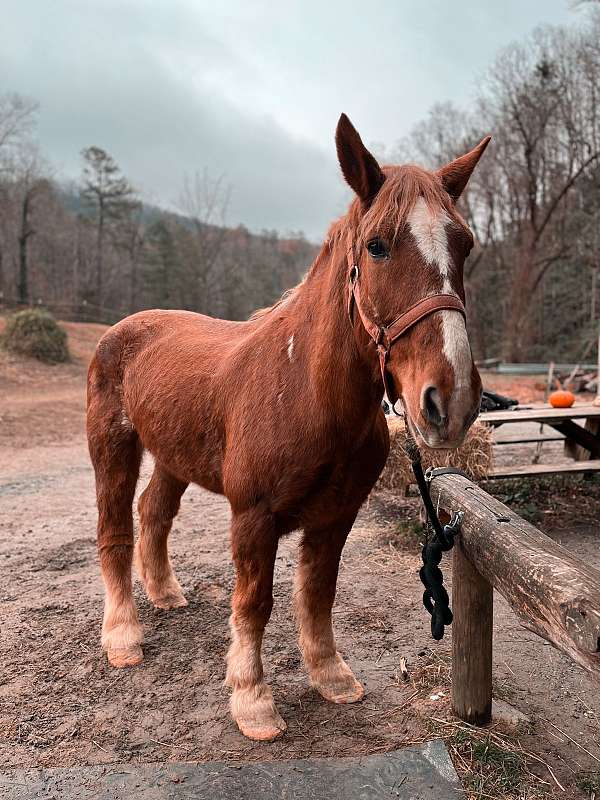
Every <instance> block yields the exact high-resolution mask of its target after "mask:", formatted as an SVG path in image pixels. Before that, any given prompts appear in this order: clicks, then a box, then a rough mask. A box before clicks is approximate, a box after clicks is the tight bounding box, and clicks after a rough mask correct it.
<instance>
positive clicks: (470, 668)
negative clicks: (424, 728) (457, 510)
mask: <svg viewBox="0 0 600 800" xmlns="http://www.w3.org/2000/svg"><path fill="white" fill-rule="evenodd" d="M493 608H494V591H493V588H492V586H491V584H490V583H489V582H488V581H486V579H485V578H482V577H481V575H480V574H479V572H477V570H476V569H475V567H474V566H473V565H472V564H471V562H470V561H469V559H468V558H467V556H466V555H465V552H464V549H463V547H462V545H461V543H460V537H459V539H458V541H457V542H456V545H455V546H454V550H453V565H452V612H453V614H454V621H453V623H452V709H453V711H454V713H455V714H456V715H457V716H458V717H460V719H463V720H465V722H468V723H470V724H471V725H487V723H488V722H489V721H490V720H491V718H492V630H493V616H494V615H493Z"/></svg>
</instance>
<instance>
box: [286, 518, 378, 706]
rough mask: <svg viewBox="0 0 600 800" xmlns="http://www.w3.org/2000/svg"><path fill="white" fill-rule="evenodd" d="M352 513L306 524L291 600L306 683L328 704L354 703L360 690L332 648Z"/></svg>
mask: <svg viewBox="0 0 600 800" xmlns="http://www.w3.org/2000/svg"><path fill="white" fill-rule="evenodd" d="M355 518H356V514H353V515H352V516H351V518H346V519H345V520H343V521H340V522H339V524H337V525H335V526H332V527H327V528H323V529H307V530H305V532H304V536H303V539H302V542H301V544H300V560H299V564H298V571H297V573H296V588H295V602H296V614H297V617H298V623H299V627H300V649H301V651H302V655H303V656H304V663H305V664H306V667H307V669H308V672H309V675H310V681H311V684H312V685H313V686H314V687H315V688H316V689H317V690H318V692H319V693H320V694H321V695H322V696H323V697H324V698H325V699H326V700H330V701H331V702H333V703H355V702H357V701H358V700H360V699H361V698H362V697H363V695H364V689H363V687H362V686H361V684H360V683H359V682H358V681H357V680H356V678H355V677H354V675H353V674H352V670H351V669H350V667H349V666H348V665H347V664H346V662H345V661H344V659H343V658H342V657H341V655H340V654H339V653H338V651H337V647H336V644H335V637H334V634H333V626H332V619H331V610H332V607H333V601H334V600H335V590H336V582H337V576H338V568H339V563H340V556H341V554H342V548H343V547H344V544H345V542H346V538H347V536H348V534H349V532H350V529H351V528H352V525H353V523H354V520H355Z"/></svg>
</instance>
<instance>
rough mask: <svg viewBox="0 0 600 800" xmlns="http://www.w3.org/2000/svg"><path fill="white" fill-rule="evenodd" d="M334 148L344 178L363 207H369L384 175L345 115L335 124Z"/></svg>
mask: <svg viewBox="0 0 600 800" xmlns="http://www.w3.org/2000/svg"><path fill="white" fill-rule="evenodd" d="M335 146H336V148H337V155H338V160H339V162H340V167H341V168H342V173H343V174H344V178H345V179H346V181H347V182H348V184H349V186H350V187H351V188H352V189H354V191H355V192H356V194H357V195H358V197H359V198H360V201H361V202H362V204H363V206H369V205H370V204H371V203H372V202H373V199H374V198H375V195H376V194H377V192H378V191H379V190H380V189H381V186H382V184H383V182H384V180H385V175H384V174H383V172H382V171H381V168H380V166H379V164H378V163H377V161H376V159H375V158H374V157H373V156H372V155H371V153H369V151H368V150H367V148H366V147H365V146H364V144H363V143H362V139H361V138H360V136H359V135H358V131H357V130H356V128H355V127H354V125H353V124H352V123H351V122H350V120H349V119H348V117H347V116H346V115H345V114H342V115H341V117H340V119H339V122H338V124H337V129H336V132H335Z"/></svg>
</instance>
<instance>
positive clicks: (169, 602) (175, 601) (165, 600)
mask: <svg viewBox="0 0 600 800" xmlns="http://www.w3.org/2000/svg"><path fill="white" fill-rule="evenodd" d="M151 602H152V605H153V606H154V608H161V609H162V610H163V611H170V610H171V609H173V608H185V607H186V606H187V605H189V603H188V601H187V600H186V599H185V597H184V596H183V595H182V594H166V595H163V597H157V598H155V599H151Z"/></svg>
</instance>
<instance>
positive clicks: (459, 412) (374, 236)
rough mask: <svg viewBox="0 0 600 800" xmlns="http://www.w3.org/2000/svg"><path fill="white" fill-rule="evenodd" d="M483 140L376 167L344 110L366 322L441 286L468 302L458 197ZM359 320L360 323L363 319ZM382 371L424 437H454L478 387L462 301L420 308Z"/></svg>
mask: <svg viewBox="0 0 600 800" xmlns="http://www.w3.org/2000/svg"><path fill="white" fill-rule="evenodd" d="M488 142H489V137H487V138H486V139H484V140H483V141H482V142H481V143H480V144H478V145H477V147H475V148H474V149H473V150H471V151H470V152H469V153H467V154H466V155H464V156H462V157H461V158H458V159H456V160H455V161H452V162H451V163H450V164H447V165H446V166H445V167H442V168H441V169H439V170H438V171H437V172H428V171H427V170H424V169H421V168H420V167H416V166H400V167H389V166H388V167H383V168H382V167H380V166H379V164H378V163H377V161H376V159H375V158H374V157H373V156H372V155H371V153H370V152H369V151H368V150H367V149H366V147H365V146H364V145H363V143H362V141H361V138H360V136H359V135H358V133H357V131H356V130H355V129H354V127H353V126H352V123H351V122H350V120H349V119H348V118H347V117H346V116H345V115H344V114H342V116H341V117H340V121H339V123H338V128H337V132H336V144H337V151H338V157H339V161H340V165H341V168H342V172H343V174H344V177H345V178H346V180H347V182H348V184H349V185H350V186H351V188H352V189H353V190H354V192H355V193H356V195H357V199H356V200H355V201H354V203H353V205H352V207H351V209H350V212H349V215H348V231H349V236H348V250H349V253H350V256H349V258H350V262H349V263H350V267H352V266H353V265H356V268H357V269H354V270H352V269H351V270H350V278H351V279H353V278H354V277H355V276H356V274H358V284H359V289H360V294H359V295H358V297H359V306H360V307H359V311H362V318H363V319H362V324H363V327H365V321H366V327H367V328H368V327H369V325H371V328H372V331H377V330H378V329H379V331H382V330H385V329H388V328H389V327H390V325H392V323H393V322H394V321H396V320H397V319H398V317H399V316H400V315H402V314H403V313H404V312H406V311H408V310H409V309H411V308H412V307H413V306H415V304H417V303H419V301H421V300H423V299H424V298H429V297H432V298H433V297H435V296H437V295H440V294H443V295H451V296H454V297H456V298H459V299H460V300H461V301H462V302H463V303H464V286H463V264H464V261H465V259H466V258H467V256H468V254H469V251H470V250H471V247H472V245H473V237H472V235H471V232H470V231H469V228H468V226H467V224H466V223H465V221H464V219H463V218H462V217H461V216H460V214H459V213H458V211H457V210H456V207H455V203H456V201H457V200H458V198H459V197H460V195H461V193H462V191H463V190H464V188H465V186H466V185H467V181H468V180H469V178H470V176H471V173H472V172H473V169H474V168H475V165H476V164H477V162H478V161H479V158H480V156H481V155H482V153H483V151H484V150H485V148H486V146H487V144H488ZM437 299H438V300H439V299H440V298H437ZM451 299H453V298H451ZM435 302H436V301H435V300H433V301H432V303H435ZM420 308H422V309H426V306H421V307H420ZM356 316H357V317H360V316H361V315H360V314H359V315H356ZM355 324H356V325H357V329H358V328H359V327H360V322H359V321H358V320H355ZM397 328H398V326H397ZM397 328H396V329H397ZM372 331H371V332H370V335H371V337H372V338H376V336H375V335H373V332H372ZM363 340H364V336H363ZM370 346H371V347H373V344H372V343H371V345H370ZM385 372H386V376H387V383H388V386H390V387H393V390H394V391H395V392H396V393H397V395H398V396H400V397H401V398H402V400H403V402H404V407H405V410H406V412H407V416H408V417H409V422H410V423H412V426H413V427H414V428H415V429H416V432H417V433H419V434H420V436H421V438H422V439H423V440H424V441H425V443H426V444H427V445H429V446H430V447H455V446H457V445H458V444H460V442H461V441H462V439H463V437H464V435H465V433H466V432H467V430H468V428H469V426H470V425H471V423H472V422H473V420H474V419H475V417H476V416H477V413H478V411H479V403H480V396H481V380H480V378H479V373H478V372H477V369H476V367H475V364H474V362H473V357H472V354H471V348H470V345H469V339H468V336H467V330H466V326H465V320H464V317H463V316H462V314H461V312H460V310H456V309H451V308H450V309H448V308H447V309H443V310H435V311H432V312H429V313H426V314H425V316H422V317H421V318H420V319H419V321H418V322H416V323H415V324H413V325H412V326H411V327H409V328H408V329H407V330H406V332H405V333H403V334H402V335H400V336H399V337H398V338H397V339H396V341H395V342H394V343H393V345H392V346H391V347H390V348H389V351H388V353H387V361H386V366H385ZM392 399H393V398H392Z"/></svg>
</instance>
